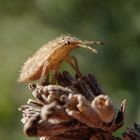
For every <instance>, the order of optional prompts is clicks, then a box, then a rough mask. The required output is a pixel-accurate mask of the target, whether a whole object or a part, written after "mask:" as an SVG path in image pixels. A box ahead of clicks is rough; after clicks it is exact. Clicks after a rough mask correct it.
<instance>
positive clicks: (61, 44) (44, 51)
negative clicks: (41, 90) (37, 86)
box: [18, 36, 102, 82]
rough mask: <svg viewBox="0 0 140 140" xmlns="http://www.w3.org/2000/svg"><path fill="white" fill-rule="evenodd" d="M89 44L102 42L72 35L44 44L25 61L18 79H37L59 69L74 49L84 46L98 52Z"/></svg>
mask: <svg viewBox="0 0 140 140" xmlns="http://www.w3.org/2000/svg"><path fill="white" fill-rule="evenodd" d="M88 44H102V43H101V42H99V41H81V40H79V39H77V38H74V37H71V36H61V37H59V38H57V39H55V40H53V41H51V42H49V43H47V44H45V45H43V46H42V47H41V48H40V49H39V50H37V51H36V53H35V54H34V55H33V56H31V57H29V58H28V60H27V61H26V62H25V63H24V65H23V67H22V70H21V73H20V76H19V79H18V80H19V81H21V82H29V81H33V80H37V79H39V78H40V77H42V76H44V75H47V74H48V72H50V71H51V70H57V69H58V67H59V65H60V64H61V62H62V61H63V60H64V59H65V58H66V57H67V56H68V55H69V53H70V51H71V50H72V49H75V48H79V47H82V48H87V49H89V50H91V51H92V52H94V53H96V52H97V51H96V49H94V48H91V47H89V46H87V45H88Z"/></svg>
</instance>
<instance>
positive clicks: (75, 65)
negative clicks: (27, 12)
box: [64, 55, 82, 77]
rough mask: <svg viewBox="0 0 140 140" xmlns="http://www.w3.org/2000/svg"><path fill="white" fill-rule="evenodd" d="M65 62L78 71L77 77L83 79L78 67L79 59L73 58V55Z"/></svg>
mask: <svg viewBox="0 0 140 140" xmlns="http://www.w3.org/2000/svg"><path fill="white" fill-rule="evenodd" d="M64 61H65V62H66V63H68V64H69V65H70V66H71V67H72V68H73V69H74V70H75V71H76V74H77V76H79V77H81V75H82V74H81V72H80V70H79V66H78V63H77V59H76V57H75V56H72V55H68V56H67V57H66V58H65V59H64Z"/></svg>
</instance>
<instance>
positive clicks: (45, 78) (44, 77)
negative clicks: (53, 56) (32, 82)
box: [40, 63, 49, 85]
mask: <svg viewBox="0 0 140 140" xmlns="http://www.w3.org/2000/svg"><path fill="white" fill-rule="evenodd" d="M40 84H41V85H48V84H49V68H48V64H47V63H44V65H43V67H42V72H41V78H40Z"/></svg>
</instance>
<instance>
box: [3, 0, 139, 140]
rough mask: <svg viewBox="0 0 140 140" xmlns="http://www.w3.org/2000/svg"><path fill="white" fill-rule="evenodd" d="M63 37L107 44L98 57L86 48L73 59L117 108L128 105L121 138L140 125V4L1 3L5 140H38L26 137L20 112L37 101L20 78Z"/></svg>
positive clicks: (80, 0)
mask: <svg viewBox="0 0 140 140" xmlns="http://www.w3.org/2000/svg"><path fill="white" fill-rule="evenodd" d="M61 34H66V35H67V34H71V35H72V36H76V37H78V38H80V39H82V40H101V41H103V42H105V45H104V46H103V47H98V48H97V49H98V54H97V55H96V54H93V53H91V52H90V51H88V50H85V49H82V48H80V49H77V50H74V51H73V52H72V54H74V55H76V56H77V58H78V61H79V65H80V68H81V71H82V72H83V73H88V72H93V73H94V74H95V75H96V78H97V79H98V82H99V83H100V85H101V86H102V88H103V90H104V91H105V92H106V93H108V94H109V96H110V97H111V99H112V100H113V102H114V104H115V105H116V107H119V104H120V103H121V101H122V100H123V99H124V98H125V99H126V100H127V104H126V119H125V125H124V126H123V128H122V129H120V132H119V133H122V131H123V130H124V129H125V128H126V127H130V126H132V125H133V122H140V107H139V106H140V1H138V0H108V1H106V0H96V1H95V0H12V1H11V0H0V139H3V140H9V138H10V139H11V140H13V139H14V140H16V139H17V140H18V139H20V140H28V139H36V138H27V137H26V136H24V135H23V133H22V124H21V122H20V119H21V117H22V115H21V113H20V112H18V110H17V108H18V107H19V106H20V105H22V104H24V103H25V102H26V101H27V99H28V97H31V95H30V94H29V91H28V88H27V84H25V83H18V82H17V78H18V75H19V71H20V68H21V65H22V64H23V63H24V62H25V61H26V59H27V58H28V56H30V55H31V54H32V53H33V52H35V51H36V50H37V49H38V48H39V47H40V46H41V45H42V44H44V43H46V42H47V41H48V40H52V39H54V38H56V37H58V36H60V35H61ZM64 68H67V66H65V67H63V69H64ZM68 68H69V67H68Z"/></svg>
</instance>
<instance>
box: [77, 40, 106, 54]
mask: <svg viewBox="0 0 140 140" xmlns="http://www.w3.org/2000/svg"><path fill="white" fill-rule="evenodd" d="M88 44H99V45H102V44H104V43H103V42H100V41H84V42H82V43H81V44H80V45H79V46H80V47H82V48H86V49H89V50H90V51H92V52H94V53H97V50H96V49H95V48H92V47H90V46H87V45H88Z"/></svg>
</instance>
